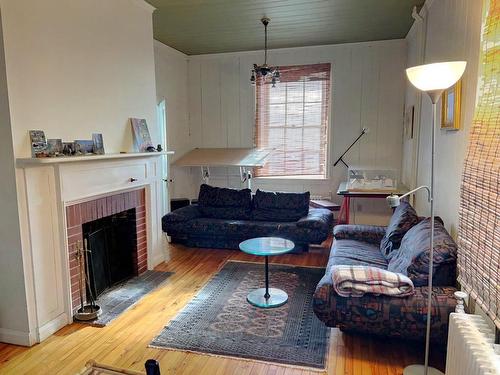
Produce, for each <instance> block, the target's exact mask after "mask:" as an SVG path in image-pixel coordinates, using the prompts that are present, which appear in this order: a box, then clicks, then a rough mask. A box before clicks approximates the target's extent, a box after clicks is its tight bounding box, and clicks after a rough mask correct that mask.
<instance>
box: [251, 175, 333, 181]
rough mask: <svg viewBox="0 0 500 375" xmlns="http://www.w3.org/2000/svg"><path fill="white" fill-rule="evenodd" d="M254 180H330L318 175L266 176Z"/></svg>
mask: <svg viewBox="0 0 500 375" xmlns="http://www.w3.org/2000/svg"><path fill="white" fill-rule="evenodd" d="M253 180H256V181H259V180H260V181H273V180H280V181H283V180H307V181H328V180H329V178H328V177H325V176H318V175H299V176H265V177H254V178H253Z"/></svg>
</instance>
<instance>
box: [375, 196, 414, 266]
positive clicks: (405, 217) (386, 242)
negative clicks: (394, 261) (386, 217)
mask: <svg viewBox="0 0 500 375" xmlns="http://www.w3.org/2000/svg"><path fill="white" fill-rule="evenodd" d="M417 223H418V215H417V213H416V212H415V210H414V209H413V207H412V206H411V205H410V204H409V203H408V202H406V201H402V202H401V204H400V205H399V206H398V207H397V208H396V210H395V211H394V213H393V214H392V216H391V221H390V222H389V225H388V226H387V230H386V232H385V236H384V238H382V241H381V242H380V251H381V252H382V254H383V255H384V256H386V257H388V256H389V254H390V253H391V252H392V251H394V250H397V249H399V246H400V245H401V240H402V239H403V236H404V235H405V234H406V232H408V230H409V229H410V228H411V227H413V226H414V225H415V224H417Z"/></svg>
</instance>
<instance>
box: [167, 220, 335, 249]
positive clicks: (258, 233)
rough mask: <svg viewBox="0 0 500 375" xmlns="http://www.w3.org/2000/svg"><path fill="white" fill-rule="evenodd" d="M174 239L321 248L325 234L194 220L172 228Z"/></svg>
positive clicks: (267, 224)
mask: <svg viewBox="0 0 500 375" xmlns="http://www.w3.org/2000/svg"><path fill="white" fill-rule="evenodd" d="M171 228H172V230H173V232H174V233H175V234H176V235H177V236H192V237H198V238H219V237H224V238H226V239H228V240H229V239H233V240H239V241H243V240H246V239H249V238H254V237H282V238H286V239H288V240H291V241H294V242H297V243H316V244H320V243H321V242H323V241H324V240H325V239H326V238H327V236H328V232H326V233H325V232H324V231H321V230H317V229H311V228H304V227H299V226H297V223H295V222H289V223H279V222H273V221H253V220H227V219H215V218H206V217H204V218H197V219H193V220H190V221H188V222H185V223H177V225H171Z"/></svg>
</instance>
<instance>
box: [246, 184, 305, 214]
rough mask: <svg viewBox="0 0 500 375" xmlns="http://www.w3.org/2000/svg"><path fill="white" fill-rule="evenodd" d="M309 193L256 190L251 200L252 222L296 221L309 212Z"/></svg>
mask: <svg viewBox="0 0 500 375" xmlns="http://www.w3.org/2000/svg"><path fill="white" fill-rule="evenodd" d="M309 198H310V193H309V192H306V193H280V192H269V191H262V190H257V192H256V193H255V196H254V198H253V211H252V218H253V220H262V221H282V222H285V221H297V220H299V219H300V218H301V217H304V216H306V215H307V213H308V212H309Z"/></svg>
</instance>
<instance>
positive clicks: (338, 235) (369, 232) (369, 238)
mask: <svg viewBox="0 0 500 375" xmlns="http://www.w3.org/2000/svg"><path fill="white" fill-rule="evenodd" d="M386 228H387V227H379V226H376V225H361V224H355V225H353V224H348V225H336V226H335V229H334V230H333V237H335V239H336V240H356V241H363V242H368V243H371V244H375V245H377V246H378V247H380V246H379V245H380V241H381V240H382V238H383V237H384V235H385V231H386ZM379 252H380V249H379Z"/></svg>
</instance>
